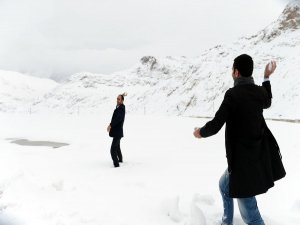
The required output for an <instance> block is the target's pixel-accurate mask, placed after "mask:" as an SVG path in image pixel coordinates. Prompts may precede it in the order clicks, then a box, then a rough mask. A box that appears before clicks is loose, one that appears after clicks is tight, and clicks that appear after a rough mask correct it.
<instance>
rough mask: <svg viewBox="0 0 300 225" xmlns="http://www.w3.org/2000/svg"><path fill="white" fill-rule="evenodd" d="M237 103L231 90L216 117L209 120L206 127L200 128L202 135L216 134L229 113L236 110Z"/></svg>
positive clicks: (226, 94)
mask: <svg viewBox="0 0 300 225" xmlns="http://www.w3.org/2000/svg"><path fill="white" fill-rule="evenodd" d="M235 107H236V103H235V102H234V99H233V97H232V94H231V91H230V90H228V91H227V92H226V93H225V96H224V100H223V102H222V104H221V106H220V108H219V109H218V111H217V112H216V114H215V117H214V118H213V119H212V120H211V121H209V122H207V123H206V124H205V126H204V127H202V128H201V129H200V135H201V136H202V137H209V136H212V135H215V134H216V133H218V132H219V130H220V129H221V128H222V127H223V125H224V123H225V122H226V121H227V119H228V117H229V115H230V114H231V113H232V112H233V111H234V110H235Z"/></svg>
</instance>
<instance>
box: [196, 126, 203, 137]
mask: <svg viewBox="0 0 300 225" xmlns="http://www.w3.org/2000/svg"><path fill="white" fill-rule="evenodd" d="M194 136H195V138H202V137H201V134H200V128H198V127H195V129H194Z"/></svg>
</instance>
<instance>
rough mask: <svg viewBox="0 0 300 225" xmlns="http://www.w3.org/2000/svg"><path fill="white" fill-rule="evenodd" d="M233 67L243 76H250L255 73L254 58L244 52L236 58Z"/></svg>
mask: <svg viewBox="0 0 300 225" xmlns="http://www.w3.org/2000/svg"><path fill="white" fill-rule="evenodd" d="M233 69H237V70H238V71H239V72H240V74H241V76H243V77H250V76H252V73H253V60H252V58H251V56H249V55H246V54H242V55H240V56H238V57H236V58H235V59H234V62H233Z"/></svg>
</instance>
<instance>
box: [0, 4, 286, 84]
mask: <svg viewBox="0 0 300 225" xmlns="http://www.w3.org/2000/svg"><path fill="white" fill-rule="evenodd" d="M285 4H286V1H284V0H282V1H280V0H263V1H262V0H251V1H250V0H226V1H225V0H151V1H148V0H0V69H2V70H14V71H20V72H25V73H30V74H34V75H38V76H54V77H56V78H57V77H58V78H59V77H65V76H68V75H70V74H73V73H76V72H80V71H89V72H96V73H105V74H109V73H112V72H114V71H118V70H122V69H127V68H129V67H131V66H132V65H134V64H135V63H137V62H138V60H139V59H140V58H141V57H142V56H144V55H153V56H167V55H173V56H181V55H185V56H197V55H200V54H201V51H203V50H204V49H207V48H210V47H213V46H214V45H216V44H222V43H228V42H232V41H234V40H235V39H236V38H238V37H240V36H244V35H251V34H254V33H256V32H257V31H259V30H260V29H263V28H264V27H265V26H267V25H268V24H269V23H270V22H272V21H273V20H275V19H277V17H278V16H279V15H280V13H281V11H282V10H283V8H284V5H285Z"/></svg>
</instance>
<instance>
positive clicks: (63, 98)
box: [32, 0, 300, 119]
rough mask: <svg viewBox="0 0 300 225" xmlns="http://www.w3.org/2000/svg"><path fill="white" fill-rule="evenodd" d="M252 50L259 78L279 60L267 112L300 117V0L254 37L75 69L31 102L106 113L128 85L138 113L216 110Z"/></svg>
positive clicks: (131, 108)
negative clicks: (100, 68) (187, 53)
mask: <svg viewBox="0 0 300 225" xmlns="http://www.w3.org/2000/svg"><path fill="white" fill-rule="evenodd" d="M242 53H247V54H250V55H251V56H252V57H253V59H254V62H255V71H254V78H255V80H256V83H258V84H260V83H261V82H262V78H263V70H264V66H265V64H266V63H268V62H269V61H270V60H276V61H277V62H278V68H277V70H276V73H275V74H274V76H273V77H272V78H271V82H272V87H273V96H274V99H273V105H272V108H271V109H270V110H267V111H266V116H267V117H272V118H297V119H299V117H300V104H299V103H300V96H299V89H300V88H299V86H300V77H299V71H300V64H299V59H300V54H299V53H300V1H299V0H296V1H292V2H291V3H289V4H288V5H287V6H286V8H285V10H284V11H283V12H282V14H281V15H280V16H279V18H278V19H277V20H276V21H274V22H273V23H272V24H270V25H269V26H268V27H266V28H265V29H264V30H262V31H260V32H258V33H257V34H255V35H253V36H251V37H242V38H240V39H239V40H237V41H235V42H234V43H232V44H230V45H218V46H215V47H213V48H211V49H208V50H206V51H205V52H202V54H201V55H200V56H199V57H196V58H186V57H165V58H155V57H152V56H145V57H143V58H142V59H141V60H140V62H139V63H138V64H137V65H135V66H134V67H133V68H131V69H129V70H126V71H121V72H117V73H115V74H112V75H103V74H91V73H88V72H82V73H78V74H75V75H72V76H71V77H70V78H69V80H68V81H66V82H64V83H63V84H60V85H58V86H57V87H56V88H54V89H52V90H51V91H49V92H48V93H46V94H44V95H43V96H42V97H41V98H39V99H38V100H35V101H34V103H33V107H32V111H33V112H42V111H47V112H49V111H54V112H67V113H85V112H86V113H91V112H95V113H100V114H101V113H104V112H106V113H107V110H111V109H112V108H113V107H114V104H115V99H116V97H117V95H118V94H120V93H122V92H124V91H126V92H128V94H129V95H128V97H126V101H125V104H126V106H127V111H128V112H132V113H138V114H144V113H145V114H169V115H184V116H212V115H213V114H214V113H215V111H216V110H217V108H218V106H219V105H220V103H221V101H222V99H223V96H224V92H225V91H226V90H227V89H228V88H230V87H232V84H233V81H232V78H231V68H232V62H233V59H234V58H235V57H236V56H237V55H239V54H242Z"/></svg>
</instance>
